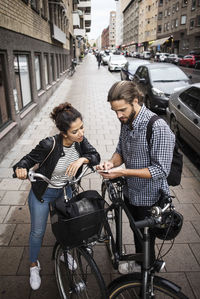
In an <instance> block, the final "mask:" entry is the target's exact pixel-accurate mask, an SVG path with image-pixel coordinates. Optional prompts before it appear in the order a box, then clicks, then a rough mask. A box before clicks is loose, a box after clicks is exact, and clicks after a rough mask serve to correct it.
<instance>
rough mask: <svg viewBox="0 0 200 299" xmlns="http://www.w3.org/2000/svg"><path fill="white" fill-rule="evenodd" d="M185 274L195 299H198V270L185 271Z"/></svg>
mask: <svg viewBox="0 0 200 299" xmlns="http://www.w3.org/2000/svg"><path fill="white" fill-rule="evenodd" d="M186 276H187V278H188V280H189V282H190V285H191V287H192V290H193V292H194V294H195V297H196V298H197V299H199V298H200V283H199V281H200V272H190V273H186ZM189 298H190V297H189ZM191 298H192V297H191Z"/></svg>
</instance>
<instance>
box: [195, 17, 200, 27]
mask: <svg viewBox="0 0 200 299" xmlns="http://www.w3.org/2000/svg"><path fill="white" fill-rule="evenodd" d="M196 26H200V16H197V24H196Z"/></svg>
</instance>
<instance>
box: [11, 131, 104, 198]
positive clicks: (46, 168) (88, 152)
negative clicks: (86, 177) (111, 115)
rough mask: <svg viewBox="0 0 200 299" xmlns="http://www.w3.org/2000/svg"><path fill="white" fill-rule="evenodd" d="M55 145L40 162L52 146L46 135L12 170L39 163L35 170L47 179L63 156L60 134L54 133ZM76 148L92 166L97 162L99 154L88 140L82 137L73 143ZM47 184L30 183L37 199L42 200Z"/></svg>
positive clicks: (51, 139)
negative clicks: (39, 165) (79, 140)
mask: <svg viewBox="0 0 200 299" xmlns="http://www.w3.org/2000/svg"><path fill="white" fill-rule="evenodd" d="M54 138H55V147H54V150H53V151H52V153H51V154H50V155H49V157H48V158H47V160H46V161H45V162H44V163H42V162H43V161H44V160H45V158H46V157H47V155H48V154H49V152H50V151H51V149H52V147H53V138H52V137H47V138H46V139H43V140H41V141H40V143H39V144H38V145H37V146H36V147H35V148H34V149H33V150H32V151H31V152H30V153H29V154H27V155H26V156H24V157H23V158H22V159H21V160H20V161H19V162H18V163H16V164H15V165H14V166H13V170H14V172H15V169H16V168H17V167H18V168H26V169H27V171H28V170H29V169H30V168H32V167H33V166H34V165H35V164H37V163H39V164H41V163H42V165H41V167H39V168H38V169H37V170H36V172H39V173H41V174H43V175H45V176H46V177H48V178H49V179H51V175H52V173H53V171H54V169H55V166H56V164H57V162H58V160H59V158H60V157H62V156H64V155H65V153H64V151H63V137H62V135H61V134H58V135H55V136H54ZM75 147H76V150H77V151H78V152H79V154H80V157H84V158H87V159H88V160H89V163H90V165H92V166H94V165H97V164H99V162H100V155H99V153H98V152H97V151H96V149H95V148H94V147H93V146H92V145H91V144H90V143H89V142H88V140H87V139H86V138H85V137H84V138H83V141H82V142H80V143H78V142H76V143H75ZM81 169H82V168H79V170H78V173H77V175H79V174H80V172H81ZM47 186H48V184H47V183H46V182H44V181H37V182H33V183H32V189H33V192H34V194H35V196H36V197H37V199H38V200H40V201H41V202H43V199H42V195H43V194H44V192H45V190H46V188H47Z"/></svg>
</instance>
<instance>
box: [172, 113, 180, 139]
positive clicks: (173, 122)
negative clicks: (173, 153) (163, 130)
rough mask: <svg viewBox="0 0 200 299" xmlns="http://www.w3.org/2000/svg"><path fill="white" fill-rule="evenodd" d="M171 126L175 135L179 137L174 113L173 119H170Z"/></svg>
mask: <svg viewBox="0 0 200 299" xmlns="http://www.w3.org/2000/svg"><path fill="white" fill-rule="evenodd" d="M170 128H171V130H172V132H173V133H174V135H175V136H176V137H178V135H179V130H178V123H177V120H176V118H175V116H173V115H172V116H171V119H170Z"/></svg>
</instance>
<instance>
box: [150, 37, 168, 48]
mask: <svg viewBox="0 0 200 299" xmlns="http://www.w3.org/2000/svg"><path fill="white" fill-rule="evenodd" d="M169 38H170V36H168V37H164V38H160V39H157V40H155V41H154V42H153V43H152V44H151V45H150V46H149V47H156V46H159V45H162V44H164V43H165V42H166V41H167V40H168V39H169Z"/></svg>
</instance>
